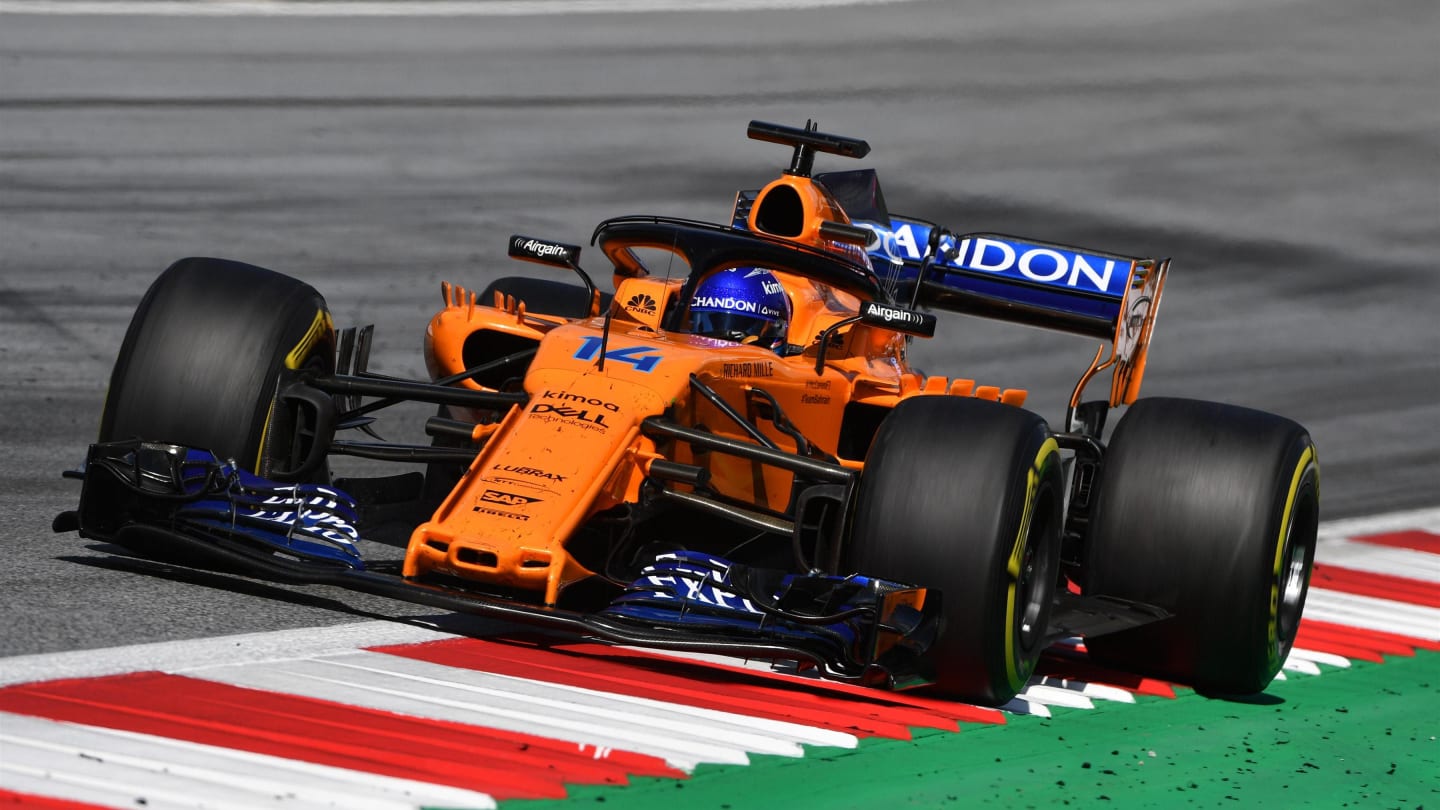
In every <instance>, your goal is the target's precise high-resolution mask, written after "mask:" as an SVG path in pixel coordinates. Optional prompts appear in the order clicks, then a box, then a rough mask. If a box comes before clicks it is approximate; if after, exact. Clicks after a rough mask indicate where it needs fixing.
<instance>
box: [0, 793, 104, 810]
mask: <svg viewBox="0 0 1440 810" xmlns="http://www.w3.org/2000/svg"><path fill="white" fill-rule="evenodd" d="M0 807H24V808H25V809H26V810H106V808H105V807H103V806H101V805H98V804H85V803H84V802H72V801H70V800H68V799H52V798H50V797H48V796H36V795H34V794H33V793H17V792H15V791H13V790H6V789H5V788H0Z"/></svg>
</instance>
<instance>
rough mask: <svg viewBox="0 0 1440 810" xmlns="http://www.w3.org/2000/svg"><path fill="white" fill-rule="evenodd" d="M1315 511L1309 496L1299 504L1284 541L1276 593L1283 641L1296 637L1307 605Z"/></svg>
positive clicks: (1279, 625) (1278, 631)
mask: <svg viewBox="0 0 1440 810" xmlns="http://www.w3.org/2000/svg"><path fill="white" fill-rule="evenodd" d="M1313 512H1314V509H1313V507H1312V501H1311V500H1310V499H1309V498H1306V499H1305V500H1304V501H1303V502H1302V503H1300V504H1297V505H1296V509H1295V512H1294V514H1292V515H1291V516H1290V521H1289V525H1288V526H1286V530H1285V545H1284V550H1283V551H1282V552H1281V558H1280V559H1281V562H1280V578H1279V582H1278V583H1277V587H1278V588H1279V589H1280V592H1279V594H1278V595H1277V598H1278V602H1277V605H1276V616H1275V625H1276V634H1277V636H1278V640H1279V641H1280V643H1281V645H1285V644H1287V643H1288V642H1289V641H1290V640H1291V639H1292V638H1294V636H1295V631H1296V629H1297V628H1298V626H1299V624H1300V614H1301V613H1302V612H1303V611H1304V609H1305V591H1306V585H1307V583H1308V582H1309V573H1310V560H1311V559H1312V558H1313V544H1314V539H1313V538H1314V534H1315V533H1314V524H1315V519H1314V517H1312V513H1313ZM1297 524H1298V525H1297Z"/></svg>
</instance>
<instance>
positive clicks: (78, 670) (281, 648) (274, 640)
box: [0, 622, 455, 686]
mask: <svg viewBox="0 0 1440 810" xmlns="http://www.w3.org/2000/svg"><path fill="white" fill-rule="evenodd" d="M454 637H455V636H453V635H451V634H449V633H442V632H440V631H438V630H433V629H430V628H427V627H419V626H416V625H408V624H400V623H398V622H357V623H354V624H338V625H334V626H331V627H305V628H301V629H298V630H277V631H274V632H270V633H247V634H244V635H235V636H217V637H215V638H204V639H189V640H185V641H162V642H158V643H155V644H136V645H133V646H129V647H110V648H106V649H100V650H72V651H69V652H63V653H44V654H40V655H17V656H14V657H12V658H0V686H8V685H10V684H16V683H28V682H30V681H42V680H56V679H59V678H95V677H99V676H102V675H116V674H120V673H125V672H144V671H148V670H159V671H161V672H174V671H177V670H180V669H183V668H185V667H193V666H195V663H196V662H197V661H204V662H206V663H207V664H241V663H248V662H254V661H272V660H277V659H284V658H306V657H312V656H318V655H327V654H331V653H338V652H349V651H351V650H354V649H355V648H357V647H374V646H380V645H385V644H419V643H422V642H426V641H436V640H439V639H447V638H454Z"/></svg>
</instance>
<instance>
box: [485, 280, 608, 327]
mask: <svg viewBox="0 0 1440 810" xmlns="http://www.w3.org/2000/svg"><path fill="white" fill-rule="evenodd" d="M497 292H499V293H502V294H504V295H507V296H512V297H514V298H515V299H516V300H519V301H524V302H525V310H526V311H527V312H535V313H538V314H542V315H558V316H560V317H562V318H588V317H589V316H590V302H589V301H588V300H586V298H585V288H584V287H580V286H577V285H575V284H566V283H565V282H563V281H555V280H553V279H548V278H529V277H526V276H505V277H504V278H497V279H495V280H494V281H492V282H490V285H489V286H487V287H486V288H485V289H484V290H483V291H482V292H481V293H480V296H479V298H478V301H479V302H480V303H481V304H484V305H485V306H490V305H491V304H493V303H494V302H495V293H497ZM609 306H610V295H609V293H601V294H600V311H601V312H602V313H603V312H604V311H605V309H606V308H607V307H609Z"/></svg>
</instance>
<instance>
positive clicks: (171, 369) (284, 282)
mask: <svg viewBox="0 0 1440 810" xmlns="http://www.w3.org/2000/svg"><path fill="white" fill-rule="evenodd" d="M287 368H288V369H300V368H313V369H316V370H318V371H321V372H332V371H334V368H335V342H334V325H333V323H332V321H331V319H330V312H329V310H328V309H327V308H326V306H325V299H324V298H322V297H321V296H320V294H319V293H318V292H316V291H315V289H314V288H312V287H311V286H310V285H308V284H305V283H303V282H300V281H297V280H295V279H293V278H290V277H288V276H284V275H281V274H279V273H276V272H273V271H270V270H265V269H263V268H260V267H255V266H253V265H248V264H242V263H240V262H233V261H226V260H224V259H201V258H192V259H182V260H180V261H178V262H176V263H175V264H173V265H171V266H170V268H169V269H167V270H166V271H165V272H164V273H162V274H161V275H160V277H159V278H158V279H156V280H155V283H153V284H151V285H150V289H149V291H148V292H146V293H145V297H144V298H143V299H142V300H141V301H140V306H139V307H138V308H137V309H136V310H135V316H134V317H133V318H132V319H131V321H130V328H129V330H128V331H127V332H126V333H125V340H124V342H123V343H121V345H120V353H119V355H118V356H117V357H116V359H115V368H114V371H113V372H112V373H111V376H110V391H109V394H108V395H107V397H106V401H105V409H104V411H103V412H102V415H101V418H100V440H101V441H114V440H119V439H129V438H142V439H146V440H152V441H161V442H170V443H174V444H181V445H186V446H190V447H197V448H202V449H206V450H209V451H211V452H212V453H214V454H215V455H216V456H218V457H219V458H222V459H234V460H235V461H236V462H237V463H238V464H239V466H241V467H242V468H244V469H246V470H250V471H252V472H256V473H258V474H260V475H269V474H270V473H271V467H272V464H273V463H279V464H285V463H287V462H289V461H291V460H293V459H291V458H290V454H291V451H292V450H293V449H294V448H293V447H292V442H291V439H292V437H293V435H294V430H293V425H288V424H284V423H285V421H286V420H285V419H284V417H283V414H277V413H276V408H275V399H276V397H275V394H276V386H277V383H278V381H279V377H280V373H281V371H282V369H287Z"/></svg>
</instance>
